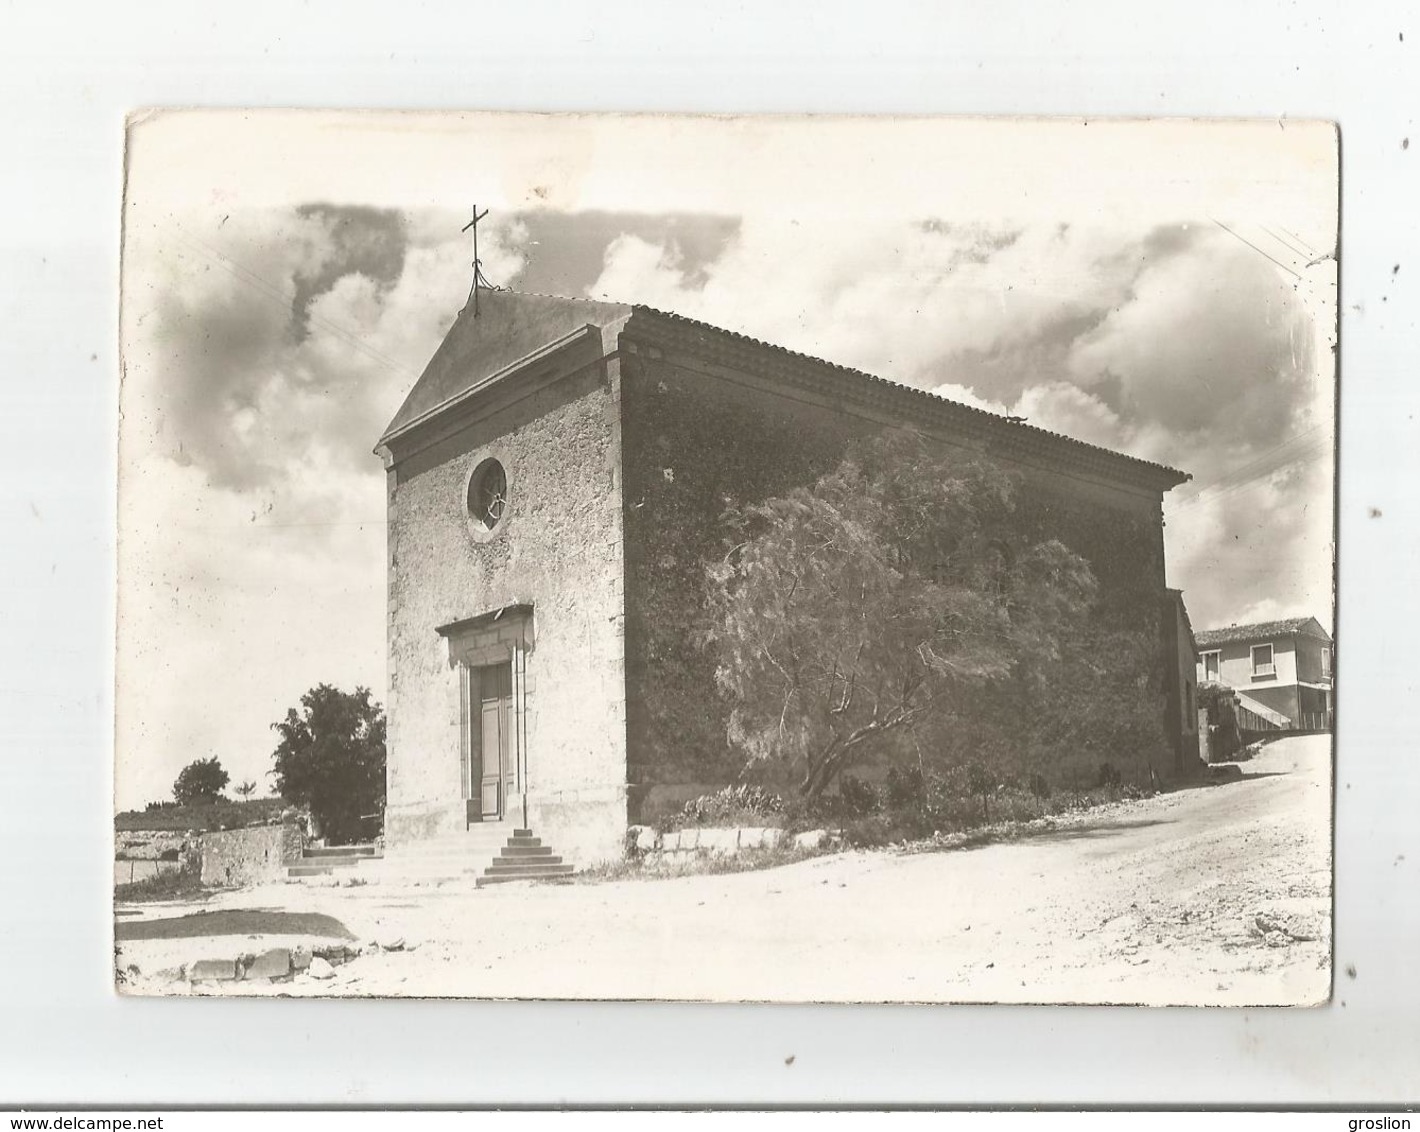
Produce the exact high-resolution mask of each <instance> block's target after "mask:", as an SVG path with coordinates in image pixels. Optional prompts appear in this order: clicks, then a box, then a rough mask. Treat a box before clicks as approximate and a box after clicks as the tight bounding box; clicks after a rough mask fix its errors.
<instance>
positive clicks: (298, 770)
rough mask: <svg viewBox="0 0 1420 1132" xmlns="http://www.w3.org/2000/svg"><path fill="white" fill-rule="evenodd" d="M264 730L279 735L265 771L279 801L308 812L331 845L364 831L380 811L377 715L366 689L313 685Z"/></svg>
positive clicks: (380, 719)
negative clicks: (272, 767)
mask: <svg viewBox="0 0 1420 1132" xmlns="http://www.w3.org/2000/svg"><path fill="white" fill-rule="evenodd" d="M272 728H273V729H274V730H275V731H276V733H277V734H278V735H280V737H281V741H280V743H279V744H278V745H277V747H276V752H275V755H274V761H275V770H274V771H273V772H272V773H273V775H274V777H275V779H276V787H277V791H278V792H279V793H280V795H281V796H282V797H283V798H286V799H287V800H288V801H291V802H295V803H297V804H299V805H304V806H306V807H308V808H309V809H310V811H311V814H312V816H313V817H314V818H315V819H316V821H317V822H318V823H319V825H320V828H321V831H322V832H323V833H324V834H325V836H326V837H328V838H329V839H330V840H331V841H335V842H348V841H355V840H359V839H360V838H361V837H362V836H365V835H367V834H368V833H370V832H372V829H371V826H370V824H369V822H368V820H367V819H369V818H370V817H371V816H372V815H373V816H375V817H377V818H378V817H379V816H382V815H383V813H384V805H385V716H384V711H383V710H382V709H381V708H380V705H379V704H377V703H375V702H374V701H373V700H372V699H371V698H370V690H369V689H368V688H356V689H355V691H354V692H353V693H351V692H342V691H341V690H340V689H338V688H333V687H331V686H330V685H329V684H321V685H319V686H317V687H315V688H312V689H311V690H310V691H309V692H307V693H306V694H305V695H304V696H302V697H301V710H300V711H297V710H296V709H295V708H291V709H290V710H289V711H287V712H286V718H285V719H283V720H281V721H280V722H278V723H273V724H272Z"/></svg>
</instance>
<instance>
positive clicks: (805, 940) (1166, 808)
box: [120, 736, 1331, 1005]
mask: <svg viewBox="0 0 1420 1132" xmlns="http://www.w3.org/2000/svg"><path fill="white" fill-rule="evenodd" d="M1243 771H1244V777H1243V778H1242V779H1241V780H1239V781H1236V782H1231V783H1228V784H1226V785H1221V786H1215V787H1209V788H1200V789H1194V790H1186V791H1181V792H1178V793H1175V794H1167V795H1161V796H1159V797H1155V798H1148V799H1144V800H1142V801H1138V802H1130V803H1121V804H1118V805H1115V806H1110V807H1107V808H1106V809H1103V810H1095V811H1092V812H1090V813H1088V814H1082V815H1076V816H1074V817H1072V818H1070V819H1062V820H1060V821H1058V822H1057V823H1056V824H1055V828H1053V829H1048V830H1043V831H1040V832H1037V833H1034V834H1032V835H1031V836H1028V837H1024V838H1022V839H1019V840H1015V841H1010V842H1003V843H998V844H990V845H985V846H980V847H977V848H971V849H959V850H954V851H947V852H931V853H909V854H903V853H894V852H849V853H838V854H833V855H830V856H825V857H818V858H814V859H812V860H808V861H804V862H801V863H799V864H795V865H788V866H785V867H782V868H776V869H767V870H763V871H759V872H750V873H737V874H728V875H722V876H695V877H682V878H676V879H668V880H657V881H645V880H631V881H620V882H612V883H606V884H594V885H548V886H536V885H522V884H515V885H505V886H499V887H495V888H489V889H483V890H477V891H475V890H473V889H464V888H462V887H458V888H455V887H448V886H445V887H432V886H431V887H414V886H409V887H404V886H401V887H394V886H377V885H367V886H362V887H330V888H315V887H307V886H301V885H276V886H270V887H266V888H261V889H250V890H245V891H241V892H235V893H228V894H224V895H222V896H220V897H217V898H214V899H213V900H209V901H207V902H205V903H203V904H202V905H167V906H161V905H159V906H147V907H145V909H144V910H143V911H142V912H141V913H139V914H140V915H141V916H143V917H145V918H147V917H176V916H179V915H185V914H189V913H191V912H193V911H195V910H197V909H198V908H199V907H200V908H201V909H203V910H208V911H211V910H220V909H244V910H266V911H268V912H272V913H291V912H303V913H321V914H324V915H327V916H330V917H333V918H334V919H335V920H337V921H339V922H340V923H341V924H342V925H345V926H346V927H348V928H349V931H350V933H351V934H353V936H354V937H355V938H356V939H358V940H361V941H379V940H384V941H390V940H394V939H395V938H398V939H399V940H400V942H401V943H402V944H403V949H401V950H391V951H384V950H379V949H376V948H368V947H367V949H366V950H367V953H366V954H362V955H361V956H360V957H359V958H357V959H354V960H352V961H351V962H349V963H347V964H345V965H343V966H339V967H337V968H336V970H335V974H334V977H332V978H330V979H327V980H325V981H318V980H313V979H309V978H307V977H298V978H297V979H296V980H295V981H292V982H289V983H275V984H262V983H252V984H225V985H223V988H222V989H223V991H224V992H227V993H241V994H267V995H270V994H279V995H298V996H304V995H377V996H387V995H400V996H404V995H412V996H425V997H443V996H450V997H478V998H568V999H708V1000H769V1001H780V1002H796V1001H797V1002H802V1001H820V1002H828V1001H844V1002H881V1001H897V1002H903V1001H906V1002H1003V1003H1006V1002H1015V1003H1022V1002H1025V1003H1029V1002H1049V1003H1060V1002H1077V1003H1147V1004H1159V1005H1163V1004H1191V1005H1308V1004H1315V1003H1320V1002H1324V1001H1325V1000H1326V999H1327V997H1328V995H1329V993H1330V985H1331V922H1330V915H1331V757H1330V738H1329V737H1327V736H1299V737H1294V738H1289V739H1283V740H1280V741H1278V742H1275V743H1273V744H1271V745H1270V746H1268V747H1267V748H1265V749H1264V751H1263V753H1262V754H1261V755H1260V756H1259V757H1258V758H1257V759H1254V760H1253V761H1251V762H1249V763H1246V764H1243ZM123 911H125V912H127V911H129V910H127V909H125V910H123ZM130 930H131V929H130ZM149 934H154V935H161V934H162V933H161V932H153V933H149ZM235 938H236V943H239V944H240V945H241V949H243V950H247V951H251V952H256V951H259V950H262V949H264V948H266V947H268V946H274V945H276V944H274V943H273V942H272V940H273V939H274V938H275V937H274V936H273V937H268V936H265V935H262V934H261V933H260V932H257V933H255V934H250V935H248V936H246V937H244V938H242V937H235ZM199 942H200V943H201V944H202V945H203V947H204V948H205V950H204V949H203V948H198V947H197V944H198V943H199ZM289 942H290V941H289V939H288V938H286V937H282V939H281V945H288V944H289ZM296 942H300V941H296ZM120 946H121V961H122V962H123V963H124V964H125V965H128V964H132V965H135V966H137V967H138V968H139V971H140V974H139V975H138V976H136V977H133V978H131V979H130V981H129V983H128V985H127V986H125V990H127V991H129V992H134V993H173V992H174V991H177V992H181V991H183V990H184V989H185V986H184V985H183V984H174V983H172V982H171V981H168V980H165V979H161V978H158V977H157V976H156V972H158V971H159V970H161V969H163V968H171V967H174V966H177V965H179V964H181V963H183V962H189V961H190V960H191V958H195V957H201V956H204V955H210V954H220V953H222V949H223V947H225V949H226V953H227V954H232V953H233V947H234V946H235V944H234V937H228V938H227V939H225V940H222V939H218V938H213V939H208V940H203V941H196V940H192V939H141V940H140V939H135V940H132V941H126V942H123V943H122V944H121V945H120ZM206 989H209V990H210V989H212V988H206Z"/></svg>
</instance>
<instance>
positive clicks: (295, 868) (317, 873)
mask: <svg viewBox="0 0 1420 1132" xmlns="http://www.w3.org/2000/svg"><path fill="white" fill-rule="evenodd" d="M336 869H343V866H341V865H332V864H329V863H328V862H326V863H321V864H311V865H289V866H287V869H286V875H287V876H288V877H328V876H332V875H333V874H334V873H335V870H336Z"/></svg>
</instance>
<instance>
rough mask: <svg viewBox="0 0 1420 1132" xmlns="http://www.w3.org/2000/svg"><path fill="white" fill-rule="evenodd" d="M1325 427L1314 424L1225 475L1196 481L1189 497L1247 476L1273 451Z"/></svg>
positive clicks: (1191, 487) (1303, 438)
mask: <svg viewBox="0 0 1420 1132" xmlns="http://www.w3.org/2000/svg"><path fill="white" fill-rule="evenodd" d="M1325 427H1326V426H1325V425H1313V426H1312V427H1311V428H1309V429H1306V430H1305V431H1303V432H1299V433H1297V434H1296V435H1295V436H1289V437H1287V439H1286V440H1283V441H1279V442H1278V443H1276V444H1274V445H1272V447H1270V448H1264V449H1263V450H1262V451H1261V452H1259V453H1258V454H1257V455H1256V456H1254V457H1253V458H1252V459H1251V460H1249V461H1248V462H1247V463H1246V464H1240V465H1239V466H1238V467H1236V468H1234V469H1233V470H1232V471H1230V472H1225V473H1224V474H1223V475H1221V476H1217V477H1216V478H1214V479H1211V480H1202V481H1195V482H1194V483H1193V484H1192V485H1191V486H1190V488H1189V492H1190V494H1189V495H1188V498H1190V499H1194V498H1197V497H1198V496H1200V495H1202V494H1203V493H1204V492H1205V491H1211V490H1213V489H1214V488H1215V487H1219V486H1221V485H1223V484H1226V483H1227V482H1228V481H1230V480H1235V479H1237V478H1238V477H1239V476H1246V475H1247V473H1248V472H1250V471H1251V470H1252V469H1253V468H1255V467H1257V466H1259V465H1261V464H1262V463H1264V462H1265V461H1266V460H1267V458H1268V457H1269V456H1271V455H1272V453H1274V452H1279V451H1281V450H1282V449H1283V448H1286V447H1288V446H1289V445H1293V444H1296V443H1297V442H1298V441H1302V440H1306V439H1307V438H1308V437H1309V436H1311V435H1313V434H1314V433H1317V432H1320V431H1321V430H1322V429H1323V428H1325Z"/></svg>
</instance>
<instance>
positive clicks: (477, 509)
mask: <svg viewBox="0 0 1420 1132" xmlns="http://www.w3.org/2000/svg"><path fill="white" fill-rule="evenodd" d="M468 513H469V515H470V517H472V519H473V521H474V524H475V525H476V526H477V527H478V528H479V529H481V530H485V531H491V530H492V529H493V528H494V527H496V526H497V525H498V524H499V523H501V522H502V521H503V517H504V516H505V515H507V513H508V473H507V472H505V471H504V470H503V465H502V464H500V463H498V461H497V460H484V461H483V463H481V464H479V465H478V467H477V468H475V469H474V472H473V475H472V476H470V477H469V481H468Z"/></svg>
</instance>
